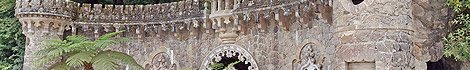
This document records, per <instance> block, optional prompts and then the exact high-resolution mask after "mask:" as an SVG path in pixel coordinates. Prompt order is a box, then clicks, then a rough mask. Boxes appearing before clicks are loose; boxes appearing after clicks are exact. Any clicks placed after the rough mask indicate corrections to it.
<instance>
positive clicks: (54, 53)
mask: <svg viewBox="0 0 470 70" xmlns="http://www.w3.org/2000/svg"><path fill="white" fill-rule="evenodd" d="M70 51H71V49H69V48H67V47H58V48H57V49H54V50H51V51H50V52H49V53H47V56H52V57H58V56H62V55H64V54H66V53H68V52H70Z"/></svg>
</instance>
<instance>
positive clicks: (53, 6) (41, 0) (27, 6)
mask: <svg viewBox="0 0 470 70" xmlns="http://www.w3.org/2000/svg"><path fill="white" fill-rule="evenodd" d="M77 7H78V4H77V3H74V2H66V1H65V0H16V7H15V8H16V9H15V16H17V17H18V18H21V17H28V16H34V15H37V17H48V18H59V19H71V17H72V16H74V13H75V11H74V9H76V8H77Z"/></svg>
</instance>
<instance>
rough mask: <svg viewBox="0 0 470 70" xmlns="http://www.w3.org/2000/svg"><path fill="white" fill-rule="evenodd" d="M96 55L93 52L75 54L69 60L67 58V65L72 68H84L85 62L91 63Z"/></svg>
mask: <svg viewBox="0 0 470 70" xmlns="http://www.w3.org/2000/svg"><path fill="white" fill-rule="evenodd" d="M94 56H95V54H94V53H93V52H91V51H82V52H79V53H75V54H73V55H72V56H70V57H69V58H67V61H66V62H67V65H68V66H71V67H80V66H83V63H84V62H87V63H89V62H91V59H92V57H94Z"/></svg>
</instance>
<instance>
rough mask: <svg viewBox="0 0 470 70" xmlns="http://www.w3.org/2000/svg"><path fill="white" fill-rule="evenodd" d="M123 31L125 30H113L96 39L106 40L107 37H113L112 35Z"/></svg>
mask: <svg viewBox="0 0 470 70" xmlns="http://www.w3.org/2000/svg"><path fill="white" fill-rule="evenodd" d="M124 31H125V30H122V31H118V32H113V33H109V34H105V35H102V36H100V37H99V38H98V39H99V40H108V39H109V38H111V37H113V36H114V35H116V34H119V33H122V32H124Z"/></svg>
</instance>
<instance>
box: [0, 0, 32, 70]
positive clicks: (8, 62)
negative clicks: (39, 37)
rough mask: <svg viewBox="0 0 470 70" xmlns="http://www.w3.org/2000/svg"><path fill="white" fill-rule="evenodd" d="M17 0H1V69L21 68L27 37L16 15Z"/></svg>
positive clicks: (12, 69)
mask: <svg viewBox="0 0 470 70" xmlns="http://www.w3.org/2000/svg"><path fill="white" fill-rule="evenodd" d="M14 7H15V0H1V1H0V70H7V69H8V70H20V69H22V67H23V55H24V46H25V41H26V37H25V36H24V35H23V34H22V33H21V32H22V30H21V24H20V23H19V22H18V19H16V18H15V17H14V9H15V8H14Z"/></svg>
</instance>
